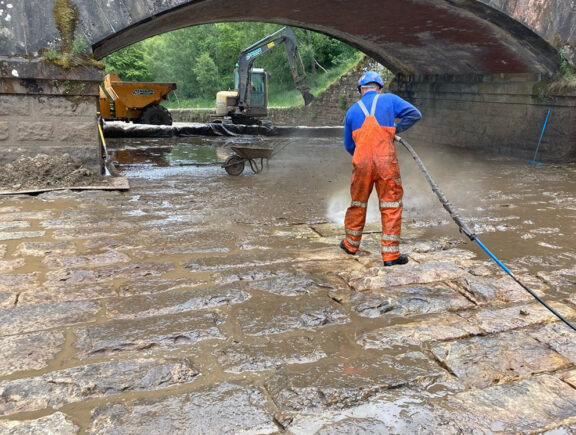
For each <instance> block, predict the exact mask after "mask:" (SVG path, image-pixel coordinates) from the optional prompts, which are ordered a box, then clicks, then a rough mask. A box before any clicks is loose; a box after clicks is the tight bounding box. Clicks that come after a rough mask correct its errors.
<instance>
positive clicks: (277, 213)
mask: <svg viewBox="0 0 576 435" xmlns="http://www.w3.org/2000/svg"><path fill="white" fill-rule="evenodd" d="M285 142H288V143H289V145H288V147H287V148H285V149H284V150H283V151H282V154H281V155H279V156H276V157H274V158H273V159H272V161H271V165H272V168H271V170H270V172H268V173H265V174H259V175H258V176H257V178H252V177H255V175H254V174H253V173H252V171H251V170H250V168H249V166H248V165H246V168H245V170H244V173H243V174H242V176H241V177H240V178H238V179H236V178H227V177H226V174H225V172H224V171H223V170H222V169H218V164H219V163H222V162H223V161H224V160H225V159H226V158H227V157H228V156H229V155H230V154H232V153H233V152H232V151H231V150H230V147H231V146H269V147H271V148H277V147H282V146H285ZM413 146H414V147H415V149H416V151H417V152H418V153H419V155H420V157H421V158H422V160H423V161H424V163H425V165H426V167H427V168H428V170H429V171H430V173H431V175H432V176H433V178H434V179H435V181H436V182H437V184H438V185H439V186H440V188H441V189H442V191H443V192H444V193H445V194H446V196H447V197H448V199H449V200H450V202H451V203H452V205H453V206H454V207H455V208H456V209H457V211H458V212H459V213H460V215H461V216H462V217H463V218H464V220H465V221H466V222H467V224H468V226H469V227H470V228H471V229H472V230H473V231H474V232H475V233H476V234H477V235H478V236H480V239H481V240H482V242H483V243H484V244H485V245H487V246H488V247H489V248H490V249H491V250H492V251H493V253H494V254H496V255H497V257H498V258H500V259H501V260H503V261H505V262H512V263H518V264H522V265H524V266H525V267H526V268H530V270H533V271H536V272H537V271H540V270H555V269H564V268H570V267H572V266H573V265H574V263H575V262H576V251H575V249H576V164H574V163H566V164H546V165H538V164H532V163H530V162H528V161H524V160H519V159H514V158H507V157H501V156H490V155H484V154H480V153H475V152H470V151H464V150H458V149H454V148H450V149H448V148H438V147H436V148H434V149H429V148H428V147H427V145H426V144H419V143H414V144H413ZM399 147H400V145H399ZM111 148H118V149H115V150H114V151H113V152H111V157H112V159H113V161H115V162H117V165H118V167H119V169H120V171H122V172H124V173H125V174H126V175H127V176H128V177H130V178H138V179H147V178H148V179H152V178H154V179H158V178H163V177H164V175H165V174H174V175H177V174H178V175H177V176H178V177H182V178H185V177H186V176H187V175H190V176H192V177H194V179H196V177H206V183H207V184H209V183H210V182H211V180H214V179H215V180H217V183H218V184H220V183H222V185H223V187H224V189H225V190H227V191H225V192H220V193H217V194H216V196H221V197H223V198H228V197H229V195H230V194H231V193H232V194H233V195H235V194H238V195H239V196H238V199H239V200H240V201H241V202H242V203H244V204H245V205H246V206H247V209H248V213H249V214H250V217H249V219H248V220H249V221H251V220H253V221H254V223H256V222H262V221H270V220H272V221H274V220H282V219H286V220H289V221H290V222H292V223H296V222H303V223H304V222H305V223H317V222H335V223H342V222H343V220H344V213H345V210H346V207H347V206H348V202H349V194H348V185H349V179H350V172H351V165H350V158H349V156H348V154H347V153H345V152H344V151H343V149H342V147H341V146H340V144H339V139H338V138H306V139H273V138H254V137H249V136H245V137H241V138H236V137H234V138H217V139H214V138H181V139H176V140H175V139H133V140H130V139H122V140H114V142H112V144H111ZM398 152H399V155H400V160H401V170H402V178H403V185H404V190H405V197H404V220H405V225H406V226H407V227H408V228H420V229H422V231H423V233H424V234H425V235H426V236H428V237H430V238H435V237H436V238H437V237H441V236H446V235H450V236H456V237H458V230H457V227H456V226H455V224H454V222H453V221H452V220H451V219H450V218H449V216H448V214H447V213H446V211H445V210H444V209H443V208H442V206H441V205H440V203H439V202H438V199H437V198H436V196H435V195H434V193H433V192H432V191H431V189H430V188H429V186H428V184H427V183H426V180H425V179H424V177H423V176H422V174H421V172H420V171H419V169H418V167H417V166H416V164H415V163H414V162H413V161H412V159H411V156H410V155H409V154H408V153H407V152H406V151H405V150H404V149H402V148H401V147H400V148H399V150H398ZM211 163H212V164H213V165H210V164H211ZM179 166H192V167H191V168H185V169H184V168H178V167H179ZM203 166H209V167H203ZM161 167H170V169H165V170H163V169H160V168H161ZM177 168H178V169H177ZM222 178H223V180H222ZM236 186H238V189H237V188H236ZM245 187H248V192H245V195H244V196H242V193H244V192H243V190H245V189H244V188H245ZM375 197H376V195H375V193H374V194H373V195H372V198H371V200H372V201H371V204H370V205H371V206H370V207H369V212H368V223H371V224H373V225H376V226H377V223H378V222H379V214H378V210H377V202H376V201H375V199H376V198H375ZM214 200H218V199H217V198H214ZM459 238H460V239H461V240H463V241H464V242H468V240H467V239H466V237H459ZM466 247H467V248H468V249H471V250H474V251H476V252H478V253H479V254H480V253H482V252H483V251H482V250H479V248H478V249H477V248H476V245H475V244H474V243H467V246H466Z"/></svg>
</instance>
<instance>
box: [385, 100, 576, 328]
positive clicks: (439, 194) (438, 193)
mask: <svg viewBox="0 0 576 435" xmlns="http://www.w3.org/2000/svg"><path fill="white" fill-rule="evenodd" d="M548 115H550V109H548ZM546 122H548V116H546V121H545V122H544V128H546ZM544 128H542V134H544ZM542 134H541V135H540V139H542ZM395 139H396V140H397V141H398V142H400V143H401V144H402V145H404V147H405V148H406V149H407V150H408V152H410V154H412V157H413V158H414V160H415V161H416V163H417V164H418V166H419V167H420V169H421V170H422V172H423V173H424V176H425V177H426V180H428V184H430V186H431V187H432V191H433V192H434V193H435V194H436V196H437V197H438V199H439V200H440V202H441V203H442V205H443V206H444V208H445V209H446V211H447V212H448V213H449V214H450V217H451V218H452V219H453V220H454V222H456V225H458V228H459V229H460V231H461V232H463V233H464V234H466V236H468V238H469V239H470V240H472V241H474V242H476V243H478V245H479V246H480V247H481V248H482V249H483V250H484V252H486V254H488V256H489V257H490V258H491V259H492V260H494V262H495V263H496V264H497V265H498V266H500V267H501V268H502V270H504V272H506V273H507V274H508V275H510V277H512V279H513V280H514V281H516V282H517V283H518V284H519V285H520V286H521V287H522V288H523V289H524V290H526V291H527V292H528V293H530V295H531V296H532V297H533V298H534V299H536V300H537V301H538V302H540V303H541V304H542V305H544V306H545V307H546V308H547V309H548V310H549V311H550V312H551V313H552V314H554V315H555V316H556V317H558V319H560V320H561V321H562V322H564V323H565V324H566V325H568V326H569V327H570V328H571V329H572V330H574V331H576V326H574V325H573V324H572V323H570V322H569V321H568V320H566V319H565V318H564V317H562V315H561V314H560V313H558V312H557V311H556V310H555V309H554V308H552V307H551V306H550V305H548V304H547V303H546V302H545V301H543V300H542V299H541V298H540V296H538V295H537V294H536V293H534V291H532V290H531V289H530V288H528V286H527V285H526V284H524V283H523V282H522V281H520V279H518V277H516V275H514V274H513V273H512V271H511V270H510V269H508V268H507V267H506V266H505V265H504V263H502V262H501V261H500V260H499V259H498V258H497V257H496V256H495V255H494V254H493V253H492V252H491V251H490V250H489V249H488V248H487V247H486V246H484V243H482V242H481V241H480V240H479V239H478V237H476V234H474V233H473V232H472V230H470V228H468V226H467V225H466V223H465V222H464V221H463V220H462V218H461V217H460V216H459V215H458V213H456V211H455V210H454V209H453V208H452V204H450V202H449V201H448V199H447V198H446V196H444V193H442V191H441V190H440V188H439V187H438V185H437V184H436V182H435V181H434V180H433V179H432V176H431V175H430V173H429V172H428V170H427V169H426V167H425V166H424V163H422V160H420V157H418V154H416V151H414V148H412V146H411V145H410V144H409V143H408V142H406V141H405V140H404V139H402V138H401V137H400V136H396V137H395ZM538 145H540V143H538ZM536 152H538V150H536Z"/></svg>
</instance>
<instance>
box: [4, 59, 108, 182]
mask: <svg viewBox="0 0 576 435" xmlns="http://www.w3.org/2000/svg"><path fill="white" fill-rule="evenodd" d="M0 72H1V74H0V146H1V147H2V148H1V149H2V157H1V158H0V164H4V163H7V162H10V161H13V160H16V159H18V158H20V157H24V156H35V155H37V154H48V155H54V154H58V155H61V154H64V153H68V154H69V155H70V156H71V157H72V158H73V159H75V160H77V161H81V162H84V163H85V165H86V166H88V167H90V168H91V169H93V170H96V171H100V170H101V168H102V153H101V145H100V140H99V135H98V126H97V118H96V114H97V110H98V109H97V101H98V100H97V95H98V83H99V82H100V81H101V80H102V74H101V72H100V71H98V70H95V69H94V68H89V67H83V68H76V69H74V70H67V71H63V70H61V69H59V68H56V67H54V66H53V65H50V64H48V63H45V62H40V61H28V60H24V59H22V60H19V59H15V58H0ZM46 77H49V78H46Z"/></svg>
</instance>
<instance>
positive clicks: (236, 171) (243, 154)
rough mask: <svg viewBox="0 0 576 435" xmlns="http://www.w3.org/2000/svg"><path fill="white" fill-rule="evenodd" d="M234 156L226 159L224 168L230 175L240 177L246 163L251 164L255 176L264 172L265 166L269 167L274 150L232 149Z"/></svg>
mask: <svg viewBox="0 0 576 435" xmlns="http://www.w3.org/2000/svg"><path fill="white" fill-rule="evenodd" d="M230 148H231V149H232V151H234V154H232V155H231V156H230V157H228V158H227V159H226V161H225V162H224V164H223V165H222V167H223V168H224V169H225V170H226V172H227V173H228V174H230V175H240V174H241V173H242V171H244V165H245V164H246V162H248V163H249V164H250V168H251V169H252V171H253V172H254V173H255V174H258V173H259V172H262V170H263V169H264V165H266V167H268V161H269V159H270V158H271V157H272V155H273V154H274V150H273V149H272V148H259V147H251V146H249V147H240V146H233V147H230Z"/></svg>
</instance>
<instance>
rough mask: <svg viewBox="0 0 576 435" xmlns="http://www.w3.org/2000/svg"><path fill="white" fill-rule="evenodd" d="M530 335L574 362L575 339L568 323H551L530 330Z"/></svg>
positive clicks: (575, 358)
mask: <svg viewBox="0 0 576 435" xmlns="http://www.w3.org/2000/svg"><path fill="white" fill-rule="evenodd" d="M530 335H531V336H532V337H534V338H535V339H536V340H538V341H539V342H540V343H542V344H543V345H546V346H549V347H550V348H552V349H554V350H555V351H556V352H558V353H559V354H560V355H562V356H563V357H564V358H566V359H568V360H569V361H571V362H572V364H576V339H575V338H574V331H573V330H572V329H570V328H569V327H568V325H565V324H564V323H562V322H555V323H551V324H548V325H546V326H544V327H542V328H540V329H538V330H536V331H533V332H531V333H530ZM575 388H576V386H575Z"/></svg>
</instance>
